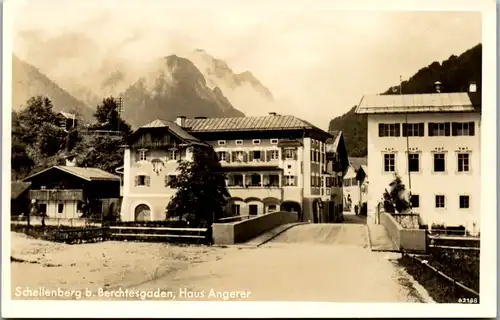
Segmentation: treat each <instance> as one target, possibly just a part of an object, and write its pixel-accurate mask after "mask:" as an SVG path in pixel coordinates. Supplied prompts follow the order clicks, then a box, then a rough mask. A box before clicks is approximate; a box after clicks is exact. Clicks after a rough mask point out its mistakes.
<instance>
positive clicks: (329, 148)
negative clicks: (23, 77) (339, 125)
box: [325, 130, 342, 153]
mask: <svg viewBox="0 0 500 320" xmlns="http://www.w3.org/2000/svg"><path fill="white" fill-rule="evenodd" d="M328 133H329V134H330V135H331V136H332V138H330V139H327V140H326V142H325V144H326V152H327V153H336V152H337V151H338V150H337V149H338V147H339V142H340V139H341V137H342V131H338V130H330V131H328Z"/></svg>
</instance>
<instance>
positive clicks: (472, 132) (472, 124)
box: [469, 122, 475, 136]
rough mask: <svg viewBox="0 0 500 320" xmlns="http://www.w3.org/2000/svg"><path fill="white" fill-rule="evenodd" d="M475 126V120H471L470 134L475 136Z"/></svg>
mask: <svg viewBox="0 0 500 320" xmlns="http://www.w3.org/2000/svg"><path fill="white" fill-rule="evenodd" d="M474 127H475V123H474V122H469V136H473V135H474Z"/></svg>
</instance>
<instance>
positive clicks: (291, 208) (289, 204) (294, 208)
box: [281, 201, 302, 221]
mask: <svg viewBox="0 0 500 320" xmlns="http://www.w3.org/2000/svg"><path fill="white" fill-rule="evenodd" d="M281 210H282V211H288V212H297V217H298V220H299V221H302V208H301V206H300V204H299V203H298V202H295V201H285V202H283V203H282V204H281Z"/></svg>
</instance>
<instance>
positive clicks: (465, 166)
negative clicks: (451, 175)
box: [457, 153, 469, 172]
mask: <svg viewBox="0 0 500 320" xmlns="http://www.w3.org/2000/svg"><path fill="white" fill-rule="evenodd" d="M457 156H458V172H468V171H469V154H468V153H459V154H458V155H457Z"/></svg>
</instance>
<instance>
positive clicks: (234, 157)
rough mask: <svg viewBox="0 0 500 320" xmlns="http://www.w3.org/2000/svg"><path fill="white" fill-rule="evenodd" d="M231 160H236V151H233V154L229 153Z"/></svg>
mask: <svg viewBox="0 0 500 320" xmlns="http://www.w3.org/2000/svg"><path fill="white" fill-rule="evenodd" d="M231 158H232V160H233V161H236V160H238V158H236V151H233V152H232V153H231Z"/></svg>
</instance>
